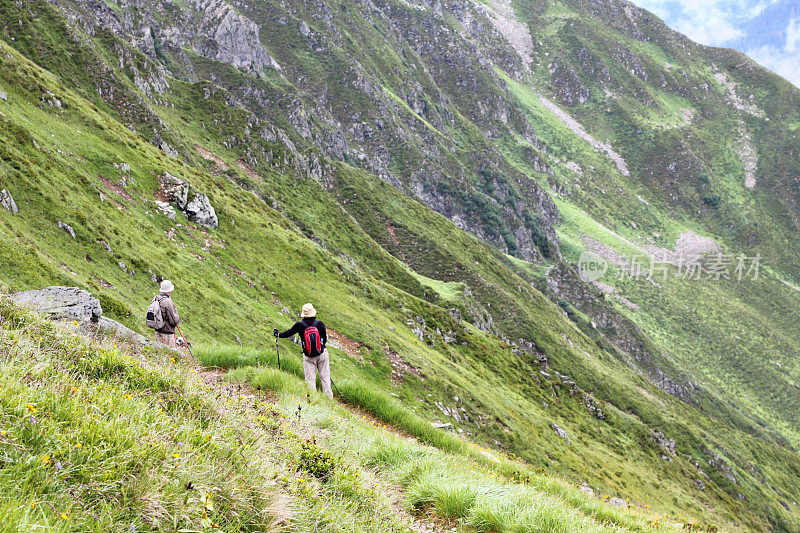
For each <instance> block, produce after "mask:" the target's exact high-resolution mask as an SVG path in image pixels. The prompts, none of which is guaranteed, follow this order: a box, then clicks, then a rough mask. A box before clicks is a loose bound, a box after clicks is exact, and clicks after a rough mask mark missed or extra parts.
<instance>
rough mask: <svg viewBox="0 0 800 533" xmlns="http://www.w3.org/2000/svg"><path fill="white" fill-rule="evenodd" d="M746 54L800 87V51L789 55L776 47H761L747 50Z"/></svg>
mask: <svg viewBox="0 0 800 533" xmlns="http://www.w3.org/2000/svg"><path fill="white" fill-rule="evenodd" d="M745 53H746V54H747V55H748V56H750V57H751V58H753V60H755V61H756V62H757V63H760V64H761V65H764V66H765V67H767V68H768V69H770V70H771V71H773V72H775V73H776V74H779V75H781V76H783V77H784V78H786V79H787V80H789V81H790V82H792V83H793V84H794V85H795V86H797V87H800V49H798V50H795V51H794V52H793V53H789V52H787V51H785V50H782V49H780V48H777V47H775V46H761V47H759V48H754V49H752V50H746V51H745Z"/></svg>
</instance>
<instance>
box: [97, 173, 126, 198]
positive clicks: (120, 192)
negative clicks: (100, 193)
mask: <svg viewBox="0 0 800 533" xmlns="http://www.w3.org/2000/svg"><path fill="white" fill-rule="evenodd" d="M97 178H98V179H99V180H100V181H101V182H102V183H103V185H105V187H106V189H108V190H109V191H111V192H113V193H114V194H116V195H117V196H119V197H120V198H123V199H124V200H126V201H128V202H130V201H131V200H133V197H132V196H131V195H130V194H128V191H126V190H125V189H123V188H122V186H120V185H118V184H116V183H114V182H113V181H111V180H110V179H108V178H106V177H105V176H101V175H100V174H98V175H97Z"/></svg>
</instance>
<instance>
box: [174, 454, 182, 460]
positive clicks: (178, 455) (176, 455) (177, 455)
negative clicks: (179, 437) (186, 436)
mask: <svg viewBox="0 0 800 533" xmlns="http://www.w3.org/2000/svg"><path fill="white" fill-rule="evenodd" d="M180 456H181V454H179V453H173V454H172V457H174V458H175V459H177V458H179V457H180Z"/></svg>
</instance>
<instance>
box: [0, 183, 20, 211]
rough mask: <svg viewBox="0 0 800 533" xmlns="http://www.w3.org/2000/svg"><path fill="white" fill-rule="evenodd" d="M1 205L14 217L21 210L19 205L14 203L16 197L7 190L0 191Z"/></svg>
mask: <svg viewBox="0 0 800 533" xmlns="http://www.w3.org/2000/svg"><path fill="white" fill-rule="evenodd" d="M0 205H2V206H3V208H4V209H5V210H6V211H8V212H10V213H11V214H13V215H16V214H17V213H19V209H18V208H17V203H16V202H15V201H14V197H13V196H11V193H10V192H8V191H7V190H5V189H3V190H2V191H0Z"/></svg>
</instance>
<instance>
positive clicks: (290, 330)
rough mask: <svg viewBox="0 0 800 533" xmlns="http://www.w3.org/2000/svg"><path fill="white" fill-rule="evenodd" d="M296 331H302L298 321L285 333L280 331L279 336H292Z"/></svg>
mask: <svg viewBox="0 0 800 533" xmlns="http://www.w3.org/2000/svg"><path fill="white" fill-rule="evenodd" d="M275 331H278V330H275ZM296 333H300V325H299V324H298V323H297V322H295V323H294V325H293V326H292V327H290V328H289V329H287V330H286V331H284V332H283V333H278V337H280V338H281V339H285V338H287V337H291V336H292V335H294V334H296Z"/></svg>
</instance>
